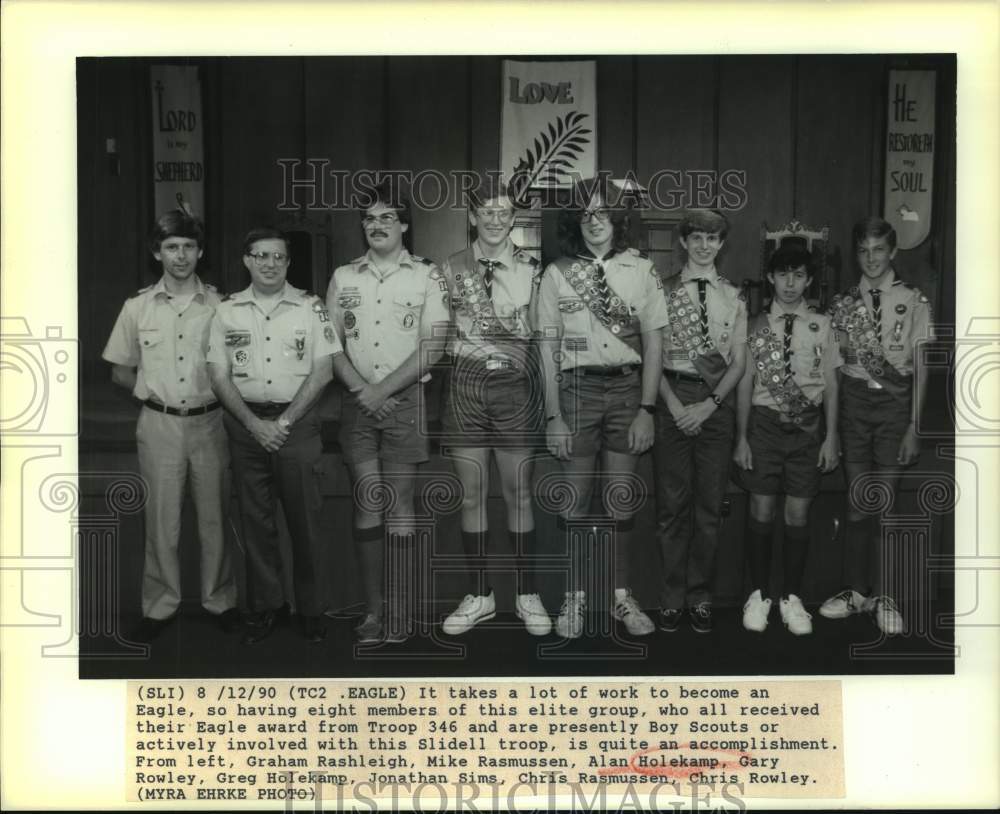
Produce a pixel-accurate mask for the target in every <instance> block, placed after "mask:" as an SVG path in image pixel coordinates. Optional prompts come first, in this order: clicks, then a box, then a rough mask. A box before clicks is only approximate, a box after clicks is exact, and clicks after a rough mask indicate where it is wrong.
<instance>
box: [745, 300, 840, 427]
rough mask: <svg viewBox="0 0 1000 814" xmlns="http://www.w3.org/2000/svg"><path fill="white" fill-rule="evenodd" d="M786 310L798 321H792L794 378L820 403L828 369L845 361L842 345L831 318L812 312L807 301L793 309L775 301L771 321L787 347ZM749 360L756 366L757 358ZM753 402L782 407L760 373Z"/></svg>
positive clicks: (835, 367)
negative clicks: (836, 337)
mask: <svg viewBox="0 0 1000 814" xmlns="http://www.w3.org/2000/svg"><path fill="white" fill-rule="evenodd" d="M786 313H792V314H795V321H794V322H793V323H792V358H791V365H792V380H793V381H794V382H795V384H797V385H798V386H799V389H800V390H801V391H802V394H803V395H804V396H805V397H806V398H807V399H809V401H811V402H812V403H813V404H819V403H820V402H822V401H823V391H824V389H825V388H826V372H827V371H834V370H836V369H837V368H838V367H840V366H841V365H842V364H843V363H844V360H843V359H841V358H840V346H839V345H838V344H837V341H836V339H835V338H834V335H833V325H832V323H831V320H830V317H828V316H826V315H825V314H817V313H815V312H814V311H810V310H809V306H807V305H806V304H805V302H800V303H799V305H798V307H797V308H795V309H794V310H793V311H789V312H786V311H784V310H782V308H781V306H780V305H778V303H777V302H772V303H771V308H770V311H769V312H768V320H767V321H768V325H770V327H771V332H772V333H773V334H774V335H775V336H776V337H777V339H778V343H779V345H780V346H781V347H784V342H785V314H786ZM748 342H753V339H752V338H749V339H748ZM747 363H748V365H751V366H752V365H753V358H752V357H751V358H750V359H748V361H747ZM783 364H784V359H783V358H782V365H783ZM750 369H755V368H752V367H751V368H750ZM750 403H751V404H753V405H754V406H759V407H770V408H772V409H774V410H778V409H780V407H779V405H778V403H777V402H776V401H775V400H774V396H772V395H771V391H770V390H768V389H767V386H766V385H765V384H764V382H763V381H762V377H760V376H757V375H755V376H754V386H753V397H752V398H751V400H750Z"/></svg>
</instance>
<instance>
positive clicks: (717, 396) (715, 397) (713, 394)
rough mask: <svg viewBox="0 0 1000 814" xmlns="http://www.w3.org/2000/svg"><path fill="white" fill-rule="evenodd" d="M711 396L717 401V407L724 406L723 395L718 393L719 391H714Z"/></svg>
mask: <svg viewBox="0 0 1000 814" xmlns="http://www.w3.org/2000/svg"><path fill="white" fill-rule="evenodd" d="M709 398H710V399H712V401H714V402H715V406H716V407H721V406H722V396H720V395H718V394H717V393H712V395H711V396H709Z"/></svg>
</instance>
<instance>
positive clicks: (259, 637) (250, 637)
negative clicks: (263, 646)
mask: <svg viewBox="0 0 1000 814" xmlns="http://www.w3.org/2000/svg"><path fill="white" fill-rule="evenodd" d="M275 616H276V614H275V612H274V611H272V610H268V611H261V612H259V613H255V614H253V616H251V617H250V619H249V620H248V621H247V632H246V633H245V634H244V635H243V644H257V642H261V641H263V640H264V639H266V638H267V637H268V636H270V635H271V634H272V633H273V632H274V623H275Z"/></svg>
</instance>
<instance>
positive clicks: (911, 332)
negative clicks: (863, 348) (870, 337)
mask: <svg viewBox="0 0 1000 814" xmlns="http://www.w3.org/2000/svg"><path fill="white" fill-rule="evenodd" d="M858 289H859V290H860V291H861V299H862V301H863V302H864V304H865V307H866V308H867V309H868V313H869V314H873V310H872V294H871V292H872V285H871V283H869V282H868V278H867V277H865V276H862V278H861V282H860V283H859V284H858ZM879 291H880V292H881V294H880V295H879V300H880V304H881V311H882V350H883V352H884V353H885V358H886V359H887V360H888V361H889V363H890V364H891V365H892V366H893V367H894V368H896V370H898V371H899V372H900V373H902V374H903V375H904V376H911V375H913V348H914V346H915V345H916V343H917V340H920V339H925V338H926V339H932V338H933V337H934V326H933V324H932V322H931V304H930V302H929V301H928V300H927V297H925V296H924V295H923V294H921V293H920V290H919V289H918V288H916V287H914V286H911V285H908V284H906V283H904V282H903V281H902V280H900V279H897V277H896V272H895V270H894V269H890V270H889V273H888V274H887V275H886V278H885V280H883V281H882V284H881V285H879ZM872 322H873V323H874V316H872ZM834 329H835V330H836V331H837V333H838V336H839V338H840V341H841V343H842V347H841V352H842V353H843V356H844V366H843V367H842V368H841V370H842V372H843V373H845V374H846V375H848V376H853V377H854V378H856V379H864V380H865V381H867V382H868V386H869V387H871V388H873V389H878V388H879V387H880V385H879V384H878V383H877V382H875V380H874V379H872V377H871V376H869V375H868V372H867V371H866V370H865V369H864V366H862V365H861V364H859V363H858V357H857V351H856V350H855V349H854V348H851V347H850V343H849V340H848V333H847V329H846V327H845V326H840V325H834Z"/></svg>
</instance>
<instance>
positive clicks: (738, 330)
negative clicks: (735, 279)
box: [660, 266, 747, 375]
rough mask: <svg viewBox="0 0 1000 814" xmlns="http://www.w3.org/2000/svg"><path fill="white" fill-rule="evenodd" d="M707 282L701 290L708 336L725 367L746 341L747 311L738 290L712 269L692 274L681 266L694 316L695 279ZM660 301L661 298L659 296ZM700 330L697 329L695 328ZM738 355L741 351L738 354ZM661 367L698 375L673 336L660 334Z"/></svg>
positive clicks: (695, 303)
mask: <svg viewBox="0 0 1000 814" xmlns="http://www.w3.org/2000/svg"><path fill="white" fill-rule="evenodd" d="M700 277H704V278H705V279H706V280H708V285H707V286H706V287H705V309H706V311H708V335H709V336H710V337H711V338H712V341H713V342H714V343H715V347H716V348H717V349H718V351H719V353H721V354H722V358H723V359H725V360H726V364H731V363H732V361H733V354H734V353H735V352H736V351H737V350H739V349H740V347H741V346H742V345H745V344H746V341H747V309H746V303H745V302H743V299H742V298H741V296H740V289H739V288H738V287H737V286H735V285H733V284H732V283H731V282H729V280H727V279H726V278H725V277H720V276H719V273H718V271H716V270H715V269H714V268H713V269H712V270H711V271H710V272H709V273H707V274H706V273H704V272H701V271H692V270H691V269H690V268H689V267H688V266H684V269H683V270H682V271H681V283H682V285H683V286H684V288H685V290H686V291H687V294H688V297H690V298H691V302H692V303H693V304H694V307H695V313H697V314H700V313H701V311H700V307H699V306H700V301H699V299H698V278H700ZM660 298H661V299H663V298H664V295H662V294H661V297H660ZM699 330H700V328H699ZM740 352H741V353H742V350H740ZM663 367H664V368H667V369H668V370H676V371H678V372H680V373H690V374H692V375H700V374H699V373H698V371H697V370H696V369H695V366H694V364H693V363H692V362H691V359H690V358H689V357H688V350H687V349H685V348H684V347H683V346H682V345H680V344H675V343H674V341H673V332H672V331H670V330H666V331H664V332H663Z"/></svg>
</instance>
